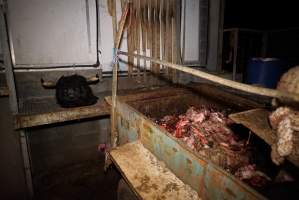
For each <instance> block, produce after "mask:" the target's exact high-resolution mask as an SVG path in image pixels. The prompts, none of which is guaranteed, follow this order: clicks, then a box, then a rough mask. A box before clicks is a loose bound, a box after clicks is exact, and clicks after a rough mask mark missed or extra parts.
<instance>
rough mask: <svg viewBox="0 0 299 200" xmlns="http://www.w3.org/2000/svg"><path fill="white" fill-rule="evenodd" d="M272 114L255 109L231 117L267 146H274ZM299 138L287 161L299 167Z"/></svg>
mask: <svg viewBox="0 0 299 200" xmlns="http://www.w3.org/2000/svg"><path fill="white" fill-rule="evenodd" d="M269 114H270V112H269V111H267V110H265V109H253V110H249V111H245V112H241V113H235V114H231V115H229V118H231V119H232V120H233V121H235V122H236V123H239V124H242V125H244V126H246V127H247V128H248V129H250V130H251V131H252V132H253V133H255V134H256V135H257V136H259V137H260V138H261V139H263V140H264V141H265V142H266V143H267V144H269V145H270V146H272V145H273V144H274V143H275V142H276V133H275V131H274V130H272V128H271V127H270V124H269V122H268V117H269ZM298 144H299V141H298V137H297V136H296V137H295V140H294V146H295V148H294V150H293V151H292V153H291V154H290V155H289V156H288V157H287V160H289V161H290V162H292V163H293V164H294V165H296V166H297V167H299V149H298Z"/></svg>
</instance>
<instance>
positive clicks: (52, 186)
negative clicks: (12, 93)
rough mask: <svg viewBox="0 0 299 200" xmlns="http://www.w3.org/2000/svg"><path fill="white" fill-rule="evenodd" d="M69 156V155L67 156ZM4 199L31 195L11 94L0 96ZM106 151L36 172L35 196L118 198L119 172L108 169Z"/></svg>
mask: <svg viewBox="0 0 299 200" xmlns="http://www.w3.org/2000/svg"><path fill="white" fill-rule="evenodd" d="M66 159H67V157H66ZM0 160H1V165H0V199H5V200H14V199H18V200H22V199H28V195H27V189H26V184H25V178H24V170H23V161H22V156H21V150H20V143H19V138H18V133H17V132H15V131H13V116H12V114H11V113H10V110H9V101H8V98H7V97H4V98H0ZM103 167H104V154H102V153H99V154H98V156H97V157H94V160H91V161H82V162H78V163H77V164H72V165H68V166H64V167H62V168H55V169H54V168H53V169H50V170H47V171H46V172H44V173H42V174H38V175H37V176H34V190H35V199H38V200H68V199H71V200H81V199H82V200H83V199H84V200H95V199H109V200H110V199H112V200H113V199H117V196H116V195H117V183H118V181H119V179H120V175H119V173H118V172H117V171H116V170H115V169H114V168H112V169H110V170H109V171H108V172H107V173H104V170H103Z"/></svg>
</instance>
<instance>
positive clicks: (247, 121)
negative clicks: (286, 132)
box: [229, 109, 276, 145]
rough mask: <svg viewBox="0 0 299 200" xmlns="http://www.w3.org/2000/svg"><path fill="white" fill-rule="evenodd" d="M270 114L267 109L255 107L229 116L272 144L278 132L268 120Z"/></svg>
mask: <svg viewBox="0 0 299 200" xmlns="http://www.w3.org/2000/svg"><path fill="white" fill-rule="evenodd" d="M269 114H270V112H269V111H267V110H265V109H253V110H248V111H244V112H240V113H234V114H230V115H229V118H231V119H232V120H233V121H234V122H236V123H238V124H242V125H244V126H245V127H247V128H249V129H250V130H251V131H252V132H253V133H255V134H256V135H257V136H259V137H260V138H262V139H263V140H264V141H265V142H266V143H267V144H269V145H272V144H273V143H274V142H275V138H276V134H275V132H274V131H273V130H272V128H271V127H270V124H269V121H268V117H269Z"/></svg>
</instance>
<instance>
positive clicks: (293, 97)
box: [118, 51, 299, 103]
mask: <svg viewBox="0 0 299 200" xmlns="http://www.w3.org/2000/svg"><path fill="white" fill-rule="evenodd" d="M118 53H119V54H120V55H126V56H134V57H138V58H142V59H145V60H148V61H151V62H154V63H158V64H161V65H165V66H167V67H169V68H172V69H176V70H179V71H182V72H185V73H188V74H192V75H194V76H197V77H200V78H203V79H206V80H209V81H211V82H214V83H217V84H221V85H224V86H227V87H230V88H233V89H237V90H240V91H243V92H247V93H252V94H256V95H262V96H267V97H273V98H278V99H280V100H281V101H282V102H285V103H290V102H296V103H299V94H293V93H289V92H283V91H279V90H274V89H269V88H262V87H256V86H252V85H248V84H244V83H239V82H235V81H232V80H228V79H224V78H221V77H218V76H216V75H212V74H209V73H207V72H203V71H199V70H197V69H192V68H189V67H184V66H182V65H178V64H173V63H170V62H165V61H162V60H158V59H154V58H151V57H146V56H141V55H137V54H128V53H127V52H123V51H119V52H118Z"/></svg>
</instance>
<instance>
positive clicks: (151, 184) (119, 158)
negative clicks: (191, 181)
mask: <svg viewBox="0 0 299 200" xmlns="http://www.w3.org/2000/svg"><path fill="white" fill-rule="evenodd" d="M110 156H111V158H112V161H113V162H114V163H115V164H116V166H117V167H118V169H119V170H120V171H121V173H122V174H123V176H124V177H125V179H126V180H127V182H128V183H129V185H130V186H131V188H132V189H133V190H134V192H135V193H136V194H137V196H138V197H139V198H141V199H145V200H147V199H149V200H152V199H164V200H167V199H169V200H173V199H184V200H188V199H190V200H191V199H200V198H199V197H198V194H197V192H196V191H194V190H193V189H192V188H191V187H190V186H189V185H186V184H184V183H183V182H182V181H181V180H180V179H179V178H178V177H176V176H175V175H174V174H173V173H172V172H171V171H170V170H169V169H168V168H166V167H165V166H164V164H163V163H162V162H159V161H158V160H157V158H156V157H155V156H154V155H153V154H152V153H151V152H150V151H148V150H147V149H146V148H145V147H144V146H143V145H142V144H141V143H140V142H139V141H136V142H132V143H128V144H125V145H123V146H119V147H117V148H115V149H113V150H112V151H111V152H110Z"/></svg>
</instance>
